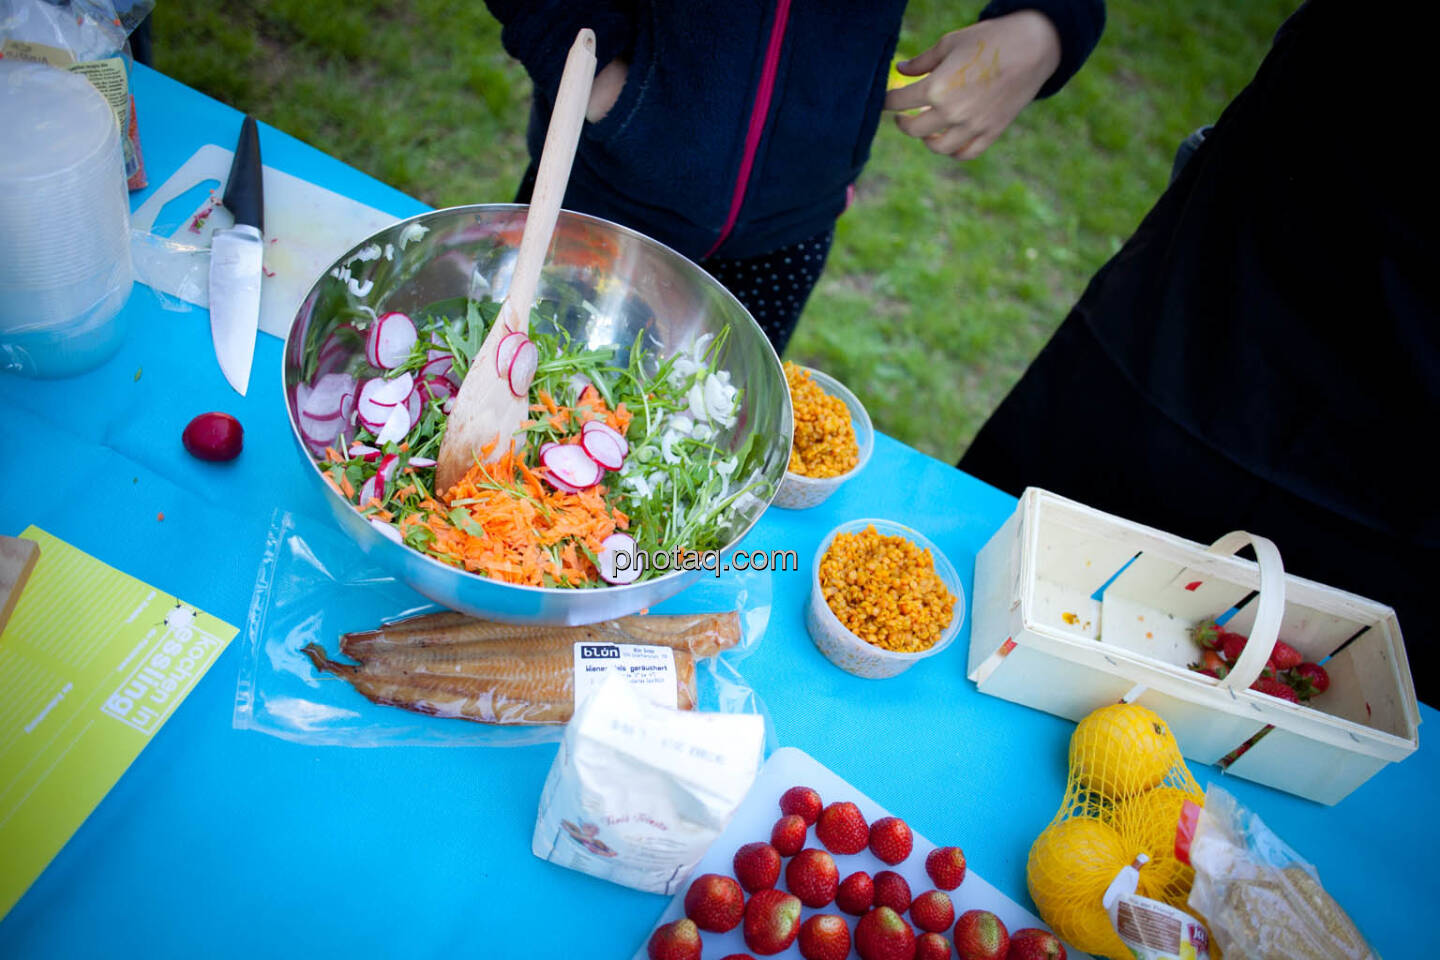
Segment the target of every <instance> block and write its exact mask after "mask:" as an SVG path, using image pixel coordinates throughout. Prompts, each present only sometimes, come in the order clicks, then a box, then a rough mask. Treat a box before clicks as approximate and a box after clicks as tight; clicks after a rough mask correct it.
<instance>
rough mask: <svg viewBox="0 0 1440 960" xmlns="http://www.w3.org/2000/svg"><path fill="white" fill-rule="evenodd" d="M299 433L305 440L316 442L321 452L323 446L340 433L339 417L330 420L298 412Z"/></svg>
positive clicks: (323, 448)
mask: <svg viewBox="0 0 1440 960" xmlns="http://www.w3.org/2000/svg"><path fill="white" fill-rule="evenodd" d="M300 433H301V434H302V435H303V436H304V437H305V439H306V440H307V441H309V442H310V443H313V444H318V445H319V446H320V450H321V452H322V453H323V452H324V450H325V447H326V446H327V445H328V444H330V443H331V442H333V441H334V439H335V438H336V437H338V436H339V435H340V418H338V417H336V418H334V419H331V420H316V419H315V418H314V417H310V416H307V415H305V414H303V413H302V414H300Z"/></svg>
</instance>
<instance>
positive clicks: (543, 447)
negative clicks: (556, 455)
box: [540, 440, 560, 457]
mask: <svg viewBox="0 0 1440 960" xmlns="http://www.w3.org/2000/svg"><path fill="white" fill-rule="evenodd" d="M558 446H560V444H558V443H556V442H555V441H554V440H549V441H546V442H545V443H542V444H540V456H542V457H543V456H545V451H546V450H549V449H550V448H551V447H558Z"/></svg>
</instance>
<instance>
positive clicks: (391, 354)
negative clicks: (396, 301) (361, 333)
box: [365, 311, 417, 370]
mask: <svg viewBox="0 0 1440 960" xmlns="http://www.w3.org/2000/svg"><path fill="white" fill-rule="evenodd" d="M416 339H417V335H416V333H415V324H413V323H411V322H410V318H409V317H407V316H406V315H405V314H403V313H400V312H398V311H391V312H390V313H384V314H381V315H380V317H379V319H377V320H376V321H375V324H374V326H372V327H371V328H370V336H369V338H368V339H367V340H366V342H365V356H366V359H368V360H369V361H370V362H371V364H372V365H374V366H377V367H383V368H384V369H386V370H389V369H391V368H392V367H398V366H400V364H402V363H404V362H405V361H406V360H407V359H408V358H409V357H410V350H411V348H412V347H414V346H415V341H416Z"/></svg>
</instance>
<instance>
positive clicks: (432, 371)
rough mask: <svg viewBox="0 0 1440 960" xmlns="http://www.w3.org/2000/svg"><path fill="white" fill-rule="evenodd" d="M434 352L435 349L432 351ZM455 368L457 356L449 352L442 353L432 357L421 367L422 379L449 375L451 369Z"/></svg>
mask: <svg viewBox="0 0 1440 960" xmlns="http://www.w3.org/2000/svg"><path fill="white" fill-rule="evenodd" d="M430 352H431V353H434V352H435V351H433V350H432V351H430ZM454 368H455V358H454V357H452V356H450V354H448V353H442V354H441V355H440V356H438V357H432V358H431V359H430V361H429V362H428V363H426V364H425V366H423V367H421V368H420V379H421V380H429V379H430V378H431V377H445V376H449V374H450V371H451V370H453V369H454Z"/></svg>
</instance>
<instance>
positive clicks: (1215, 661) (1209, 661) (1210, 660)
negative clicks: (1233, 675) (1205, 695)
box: [1200, 650, 1230, 677]
mask: <svg viewBox="0 0 1440 960" xmlns="http://www.w3.org/2000/svg"><path fill="white" fill-rule="evenodd" d="M1200 663H1201V665H1202V666H1205V667H1209V668H1210V669H1211V670H1214V671H1215V676H1220V677H1223V676H1225V674H1227V673H1229V672H1230V668H1229V667H1228V666H1227V665H1226V663H1225V661H1224V660H1222V659H1220V654H1218V653H1216V652H1215V651H1214V650H1206V651H1205V653H1204V655H1203V656H1201V657H1200Z"/></svg>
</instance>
